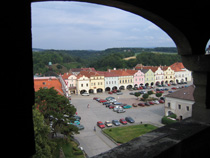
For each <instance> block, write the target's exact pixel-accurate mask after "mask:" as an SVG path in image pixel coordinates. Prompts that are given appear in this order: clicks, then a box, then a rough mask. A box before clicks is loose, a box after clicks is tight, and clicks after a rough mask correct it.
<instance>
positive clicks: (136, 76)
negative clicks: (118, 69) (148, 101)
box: [127, 70, 144, 87]
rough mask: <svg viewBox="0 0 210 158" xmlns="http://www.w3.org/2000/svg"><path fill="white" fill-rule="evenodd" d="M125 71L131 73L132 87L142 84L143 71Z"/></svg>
mask: <svg viewBox="0 0 210 158" xmlns="http://www.w3.org/2000/svg"><path fill="white" fill-rule="evenodd" d="M127 72H128V73H129V74H131V75H133V85H134V87H140V86H143V85H144V73H143V72H142V71H141V70H127Z"/></svg>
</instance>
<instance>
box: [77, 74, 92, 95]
mask: <svg viewBox="0 0 210 158" xmlns="http://www.w3.org/2000/svg"><path fill="white" fill-rule="evenodd" d="M89 82H90V80H89V78H88V77H87V76H85V75H82V74H78V75H77V84H76V94H82V93H84V92H89V89H90V83H89Z"/></svg>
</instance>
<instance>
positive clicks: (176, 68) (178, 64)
mask: <svg viewBox="0 0 210 158" xmlns="http://www.w3.org/2000/svg"><path fill="white" fill-rule="evenodd" d="M170 67H171V69H172V70H174V71H175V72H177V71H183V70H182V69H184V68H185V67H184V65H183V64H182V62H176V63H174V64H172V65H171V66H170Z"/></svg>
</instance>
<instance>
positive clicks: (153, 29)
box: [31, 2, 175, 50]
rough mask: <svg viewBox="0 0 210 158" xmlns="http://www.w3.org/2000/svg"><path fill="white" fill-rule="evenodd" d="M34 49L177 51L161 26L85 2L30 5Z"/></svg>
mask: <svg viewBox="0 0 210 158" xmlns="http://www.w3.org/2000/svg"><path fill="white" fill-rule="evenodd" d="M31 13H32V46H33V48H43V49H62V50H104V49H107V48H116V47H175V43H174V42H173V40H172V39H171V38H170V37H169V36H168V35H167V34H166V33H165V32H164V31H163V30H161V29H160V28H159V27H158V26H156V25H155V24H153V23H152V22H150V21H148V20H146V19H144V18H142V17H140V16H138V15H135V14H133V13H130V12H127V11H124V10H121V9H118V8H114V7H107V6H104V5H97V4H90V3H84V2H38V3H37V2H36V3H32V4H31Z"/></svg>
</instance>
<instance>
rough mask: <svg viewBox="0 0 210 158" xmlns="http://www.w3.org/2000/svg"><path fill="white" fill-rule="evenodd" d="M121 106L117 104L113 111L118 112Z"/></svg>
mask: <svg viewBox="0 0 210 158" xmlns="http://www.w3.org/2000/svg"><path fill="white" fill-rule="evenodd" d="M119 108H120V106H115V107H114V109H113V111H114V112H116V111H117V110H118V109H119ZM121 108H122V107H121Z"/></svg>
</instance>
